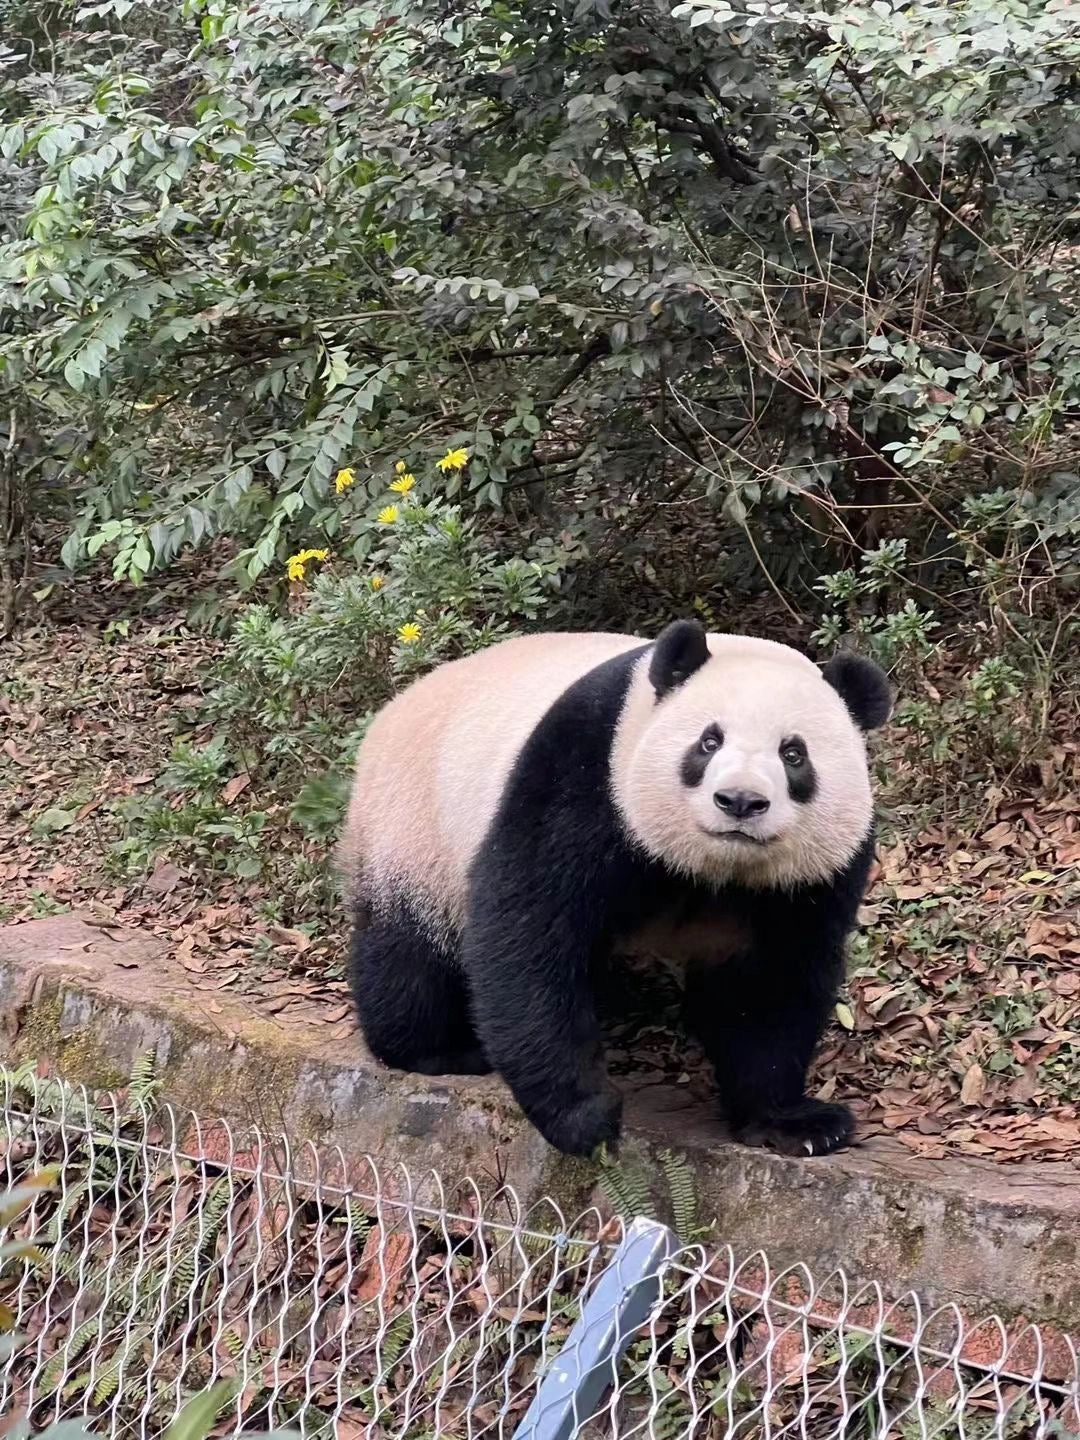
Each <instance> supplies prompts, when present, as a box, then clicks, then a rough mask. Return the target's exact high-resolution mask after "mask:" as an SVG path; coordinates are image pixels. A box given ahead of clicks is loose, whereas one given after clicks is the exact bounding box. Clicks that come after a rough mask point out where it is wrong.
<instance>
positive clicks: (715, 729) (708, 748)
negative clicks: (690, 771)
mask: <svg viewBox="0 0 1080 1440" xmlns="http://www.w3.org/2000/svg"><path fill="white" fill-rule="evenodd" d="M723 743H724V732H723V731H722V730H721V729H720V727H719V726H718V725H710V726H709V728H708V729H707V730H706V731H705V732H704V734H703V735H702V737H701V739H700V740H699V741H698V749H699V750H700V751H701V753H702V755H712V754H715V752H716V751H717V750H719V749H720V746H721V745H723Z"/></svg>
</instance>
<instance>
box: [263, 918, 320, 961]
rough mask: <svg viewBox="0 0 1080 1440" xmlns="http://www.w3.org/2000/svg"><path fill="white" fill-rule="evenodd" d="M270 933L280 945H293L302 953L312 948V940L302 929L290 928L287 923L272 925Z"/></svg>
mask: <svg viewBox="0 0 1080 1440" xmlns="http://www.w3.org/2000/svg"><path fill="white" fill-rule="evenodd" d="M270 934H271V935H272V936H273V938H274V939H275V940H276V941H277V943H278V944H279V945H291V946H292V948H293V949H294V950H298V951H299V952H300V954H301V955H302V954H303V953H304V951H305V950H310V949H311V940H310V938H309V937H308V936H307V935H305V934H304V932H303V931H302V930H290V929H289V928H288V926H286V925H271V926H270Z"/></svg>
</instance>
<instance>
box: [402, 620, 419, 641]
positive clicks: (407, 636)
mask: <svg viewBox="0 0 1080 1440" xmlns="http://www.w3.org/2000/svg"><path fill="white" fill-rule="evenodd" d="M397 638H398V639H399V640H400V641H401V643H402V645H415V644H416V642H417V641H418V640H419V639H420V626H419V625H416V624H414V622H413V621H412V620H410V621H409V623H408V624H407V625H402V627H401V629H400V630H399V631H398V632H397Z"/></svg>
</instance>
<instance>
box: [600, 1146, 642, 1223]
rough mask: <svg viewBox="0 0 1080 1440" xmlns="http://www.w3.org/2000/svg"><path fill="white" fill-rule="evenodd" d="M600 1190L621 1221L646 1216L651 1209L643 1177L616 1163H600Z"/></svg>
mask: <svg viewBox="0 0 1080 1440" xmlns="http://www.w3.org/2000/svg"><path fill="white" fill-rule="evenodd" d="M600 1188H601V1189H602V1190H603V1192H604V1194H605V1195H606V1196H607V1198H608V1200H609V1201H610V1203H611V1208H612V1209H613V1210H614V1211H615V1213H616V1214H617V1215H619V1216H621V1217H622V1219H623V1220H633V1219H634V1218H635V1217H636V1216H638V1215H647V1214H648V1213H649V1211H650V1209H651V1208H652V1207H651V1205H650V1203H649V1186H648V1182H647V1181H646V1179H645V1177H644V1176H643V1175H642V1174H641V1173H640V1172H638V1171H633V1170H628V1169H627V1168H626V1166H624V1165H622V1164H621V1163H619V1162H618V1161H614V1160H604V1161H603V1162H602V1163H601V1166H600Z"/></svg>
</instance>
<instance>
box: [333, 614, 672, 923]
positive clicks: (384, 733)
mask: <svg viewBox="0 0 1080 1440" xmlns="http://www.w3.org/2000/svg"><path fill="white" fill-rule="evenodd" d="M643 643H645V642H643V641H642V640H640V639H638V638H636V637H634V636H631V635H614V634H603V633H600V634H574V633H548V634H540V635H524V636H519V637H517V638H515V639H512V640H505V641H503V642H501V643H500V644H498V645H493V646H491V647H490V648H489V649H486V650H481V651H478V652H477V653H476V654H474V655H468V656H466V657H465V658H464V659H461V660H454V661H451V662H449V663H448V664H445V665H441V666H439V667H438V669H436V670H433V671H432V672H431V673H430V674H429V675H425V676H424V677H423V678H422V679H421V680H418V681H415V682H414V683H413V684H412V685H410V686H409V687H408V689H407V690H404V691H403V692H402V693H401V694H400V695H398V696H397V697H396V698H395V699H394V700H392V701H391V702H390V703H389V704H388V705H387V706H385V707H384V709H382V710H381V711H380V712H379V714H378V715H377V716H376V717H375V719H374V720H373V721H372V724H371V726H370V728H369V730H368V732H367V734H366V736H365V737H364V741H363V744H362V745H361V746H360V751H359V754H358V756H357V763H356V778H355V781H354V785H353V791H352V800H351V803H350V806H349V815H348V821H347V824H346V830H345V838H344V841H343V844H342V847H341V852H340V861H339V863H340V865H341V868H342V874H343V880H344V884H345V889H346V894H347V896H348V898H349V899H350V900H351V901H353V902H355V901H357V900H363V901H364V902H365V903H367V904H371V905H373V906H374V907H375V908H376V909H378V907H379V905H380V902H382V901H385V900H388V899H389V898H390V897H391V895H393V894H395V893H397V891H398V889H399V887H401V886H402V885H403V884H404V885H406V886H407V887H408V890H409V892H410V901H411V903H412V904H413V905H414V907H416V908H417V909H418V910H427V911H428V913H427V914H426V915H424V916H423V917H422V918H424V919H425V920H427V921H428V922H429V924H430V925H431V926H432V928H433V929H434V930H436V931H439V930H442V929H444V928H445V927H447V926H449V927H450V928H453V927H454V926H456V925H457V924H458V923H460V920H461V916H462V909H463V903H464V898H465V888H466V883H467V876H468V869H469V865H470V864H471V862H472V859H473V857H474V855H475V854H476V851H477V849H478V848H479V846H480V843H481V842H482V840H483V838H484V835H485V833H486V832H487V829H488V826H489V825H490V823H491V820H492V817H493V816H494V814H495V810H496V807H497V805H498V803H499V798H500V796H501V794H502V792H503V789H504V787H505V785H506V780H507V777H508V776H509V774H510V771H511V770H512V769H513V766H514V762H515V760H516V759H517V757H518V754H519V753H520V751H521V748H522V746H523V745H524V744H525V742H526V740H527V739H528V738H529V735H530V734H531V733H532V731H533V729H534V728H535V727H536V725H537V724H538V723H539V721H540V720H541V719H542V718H543V716H544V714H545V713H546V712H547V711H548V710H549V709H550V708H551V706H552V705H553V704H554V703H555V701H556V700H557V699H558V698H559V696H560V695H562V694H563V692H564V691H566V690H567V689H569V687H570V686H571V685H572V684H573V683H574V682H575V681H576V680H578V679H579V678H580V677H581V676H582V675H585V674H587V673H588V672H589V671H590V670H592V669H594V668H595V667H596V666H597V665H601V664H603V662H604V661H605V660H609V659H611V658H612V657H613V656H615V655H620V654H622V653H624V652H625V651H627V650H632V649H634V648H635V647H638V646H640V645H642V644H643ZM417 918H421V916H419V915H418V917H417Z"/></svg>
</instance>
